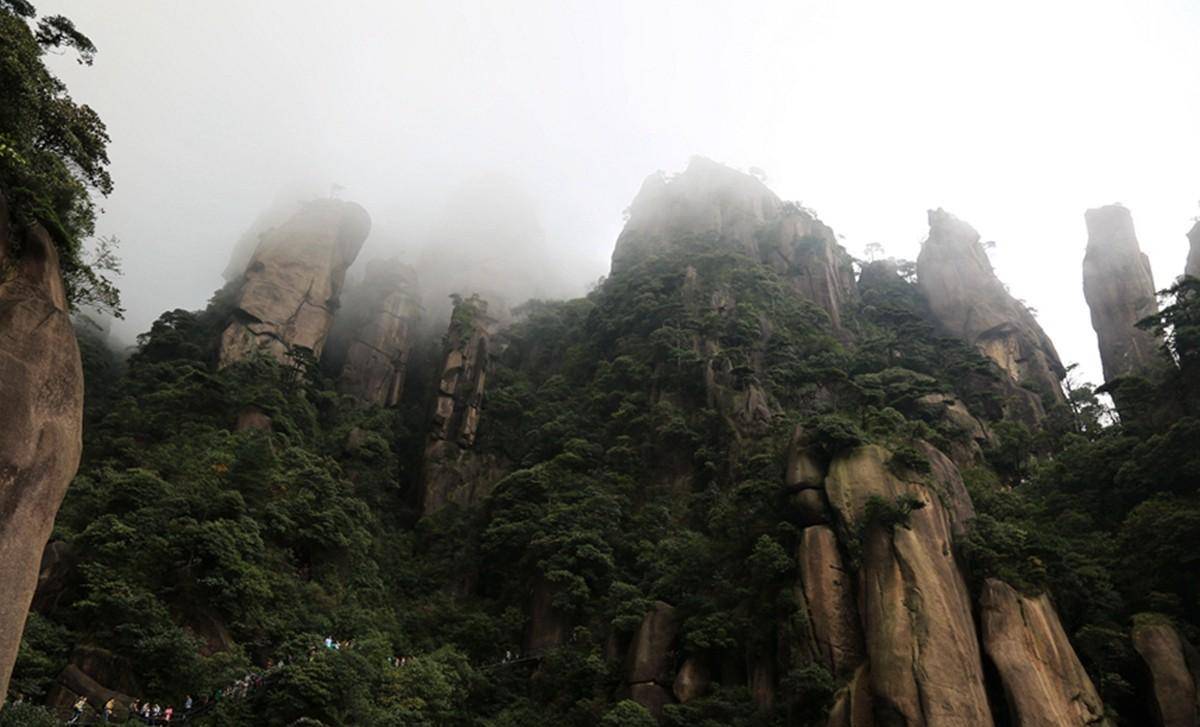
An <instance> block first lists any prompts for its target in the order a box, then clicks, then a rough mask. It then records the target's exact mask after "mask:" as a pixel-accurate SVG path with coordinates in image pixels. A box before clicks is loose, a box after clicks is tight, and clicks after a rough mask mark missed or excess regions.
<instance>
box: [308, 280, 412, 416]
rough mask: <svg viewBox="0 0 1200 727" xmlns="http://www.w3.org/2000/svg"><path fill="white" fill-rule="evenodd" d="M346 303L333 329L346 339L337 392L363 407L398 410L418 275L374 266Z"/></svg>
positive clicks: (406, 360) (348, 294)
mask: <svg viewBox="0 0 1200 727" xmlns="http://www.w3.org/2000/svg"><path fill="white" fill-rule="evenodd" d="M346 298H347V300H346V305H345V307H344V308H343V310H344V311H345V315H344V316H343V314H342V311H339V313H338V319H337V321H335V323H334V329H335V333H336V332H342V331H344V333H343V335H344V338H345V341H344V343H345V352H344V360H343V362H342V366H341V373H340V375H339V376H338V389H339V390H340V391H343V392H345V393H347V394H350V395H351V396H354V397H355V398H356V399H358V400H359V401H361V402H363V403H366V404H376V405H379V406H396V405H397V404H399V403H400V396H401V394H402V393H403V392H404V375H405V372H406V371H407V370H408V356H409V351H410V350H411V348H412V337H413V335H414V328H415V327H416V325H417V322H418V320H419V318H420V314H421V306H420V303H419V301H420V294H419V292H418V289H417V274H416V271H415V270H413V269H412V268H411V267H410V266H408V265H404V264H403V263H401V262H400V261H398V260H374V261H372V262H371V263H369V264H368V265H367V273H366V277H365V278H364V279H363V281H362V283H360V284H359V285H357V286H355V287H354V288H353V289H352V290H351V291H350V292H348V293H347V296H346ZM343 321H344V322H343ZM330 337H331V339H332V338H333V334H332V333H331V336H330Z"/></svg>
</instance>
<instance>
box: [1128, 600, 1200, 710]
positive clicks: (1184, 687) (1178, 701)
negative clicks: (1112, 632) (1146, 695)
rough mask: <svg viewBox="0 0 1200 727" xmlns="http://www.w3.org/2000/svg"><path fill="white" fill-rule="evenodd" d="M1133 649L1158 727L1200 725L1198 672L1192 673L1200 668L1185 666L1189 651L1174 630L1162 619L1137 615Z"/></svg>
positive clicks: (1198, 665) (1199, 677)
mask: <svg viewBox="0 0 1200 727" xmlns="http://www.w3.org/2000/svg"><path fill="white" fill-rule="evenodd" d="M1133 648H1134V649H1135V650H1136V651H1137V653H1138V654H1139V655H1140V656H1141V657H1142V661H1144V662H1145V663H1146V668H1147V669H1148V670H1149V672H1150V682H1151V685H1152V686H1153V691H1154V701H1153V706H1154V716H1155V718H1156V719H1157V725H1158V727H1196V726H1197V725H1200V701H1198V697H1200V672H1196V671H1193V669H1196V668H1197V667H1200V664H1195V663H1193V664H1189V663H1188V651H1190V649H1189V648H1188V645H1187V642H1186V641H1184V639H1183V638H1182V637H1181V636H1180V635H1179V632H1178V631H1177V630H1176V629H1175V627H1174V626H1173V625H1171V623H1170V622H1169V621H1168V620H1167V619H1165V618H1163V617H1158V616H1154V615H1150V614H1139V615H1138V617H1136V618H1135V620H1134V627H1133ZM1194 658H1195V657H1193V660H1194Z"/></svg>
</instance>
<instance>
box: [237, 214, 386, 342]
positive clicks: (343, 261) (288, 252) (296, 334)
mask: <svg viewBox="0 0 1200 727" xmlns="http://www.w3.org/2000/svg"><path fill="white" fill-rule="evenodd" d="M370 230H371V218H370V216H369V215H368V214H367V211H366V210H364V209H363V208H362V207H360V206H359V205H357V204H354V203H352V202H343V201H340V200H334V199H324V200H318V201H315V202H310V203H308V204H306V205H305V206H304V207H303V208H301V210H300V211H299V212H298V213H296V214H295V215H294V216H293V217H292V218H291V219H289V220H288V221H287V222H286V223H284V224H283V225H280V226H279V227H276V228H274V229H272V230H271V231H270V232H268V233H266V234H265V235H263V237H262V238H261V241H260V242H259V244H258V249H257V250H255V252H254V256H253V257H252V258H251V259H250V264H249V265H248V266H247V267H246V271H245V274H244V276H243V279H242V283H241V287H240V288H239V290H238V294H237V308H236V310H235V311H234V313H233V315H232V317H231V320H230V321H229V324H228V326H227V327H226V328H225V332H224V333H223V334H222V335H221V345H220V354H219V362H220V365H221V366H227V365H229V364H231V363H234V362H236V361H240V360H242V359H244V358H246V357H247V356H249V355H251V354H253V353H254V352H256V351H265V352H267V353H269V354H270V355H272V356H274V357H275V358H276V359H277V360H279V361H288V360H290V359H291V358H292V357H293V355H294V354H295V353H296V352H298V351H299V350H304V351H307V352H309V353H311V354H312V355H313V356H314V357H316V358H318V359H319V358H320V356H321V350H322V348H323V347H324V345H325V338H326V336H327V335H328V334H329V329H330V326H331V325H332V323H333V313H334V310H335V309H336V308H337V306H338V294H339V293H340V292H341V289H342V284H343V283H344V281H345V278H346V269H347V268H349V267H350V265H351V263H353V262H354V259H355V258H356V257H357V256H358V251H359V250H360V249H361V248H362V244H363V242H364V241H365V240H366V239H367V234H368V233H369V232H370Z"/></svg>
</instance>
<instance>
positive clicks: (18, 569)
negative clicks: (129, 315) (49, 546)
mask: <svg viewBox="0 0 1200 727" xmlns="http://www.w3.org/2000/svg"><path fill="white" fill-rule="evenodd" d="M18 237H19V239H18ZM18 250H19V251H20V252H19V253H18V252H17V251H18ZM0 412H2V414H0V417H2V423H0V694H3V693H5V691H6V690H7V689H8V680H9V677H10V676H11V674H12V666H13V660H14V659H15V658H16V655H17V647H18V645H19V644H20V641H21V633H22V631H23V630H24V627H25V616H26V613H27V612H28V611H29V604H30V601H31V599H32V598H33V594H34V590H35V589H36V587H37V583H38V571H39V565H40V563H41V560H42V551H43V549H44V548H45V546H46V541H47V540H48V539H49V537H50V530H51V527H52V526H53V525H54V516H55V514H56V513H57V512H58V506H59V504H60V503H61V502H62V498H63V495H64V494H65V493H66V491H67V485H68V484H70V482H71V478H72V477H74V476H75V471H76V469H78V467H79V456H80V452H81V451H82V446H83V443H82V431H83V421H82V420H83V369H82V366H81V364H80V359H79V346H78V344H77V342H76V340H75V332H74V329H73V328H72V327H71V318H70V316H69V314H68V311H67V299H66V291H65V288H64V286H63V281H62V274H61V272H60V270H59V264H58V253H57V251H56V250H55V247H54V243H53V242H52V241H51V239H50V235H49V234H47V232H46V230H45V229H43V228H42V227H41V226H40V225H35V226H33V227H32V228H30V229H28V230H26V231H20V230H17V229H14V228H13V227H12V225H11V224H10V221H9V215H8V203H7V201H6V200H5V199H4V198H3V196H0Z"/></svg>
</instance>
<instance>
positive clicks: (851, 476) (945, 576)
mask: <svg viewBox="0 0 1200 727" xmlns="http://www.w3.org/2000/svg"><path fill="white" fill-rule="evenodd" d="M890 457H891V455H890V453H889V452H887V450H884V449H882V448H880V447H876V446H866V447H860V448H856V449H853V450H850V451H848V452H846V453H844V454H842V455H840V456H838V457H837V458H836V459H835V460H834V461H833V462H832V463H831V464H830V467H829V476H828V477H827V478H826V483H825V488H826V492H827V493H828V496H829V501H830V504H831V505H832V507H833V509H834V511H835V512H836V513H837V515H838V518H839V520H840V521H841V522H842V523H843V524H844V526H845V528H846V529H847V531H849V532H853V533H861V536H860V538H861V541H860V547H861V566H860V568H859V572H858V600H859V617H860V620H861V623H862V629H863V634H864V640H865V643H866V654H867V659H868V660H869V662H870V667H869V669H870V693H871V695H872V701H873V704H874V707H873V712H874V714H875V716H876V719H877V720H879V721H880V722H881V723H882V724H902V725H913V726H915V725H962V726H963V727H966V726H967V725H990V724H992V715H991V710H990V709H989V707H988V701H987V693H986V691H985V688H984V681H983V662H982V660H981V658H980V654H979V646H978V642H977V641H976V638H975V620H974V617H973V615H972V609H971V599H970V595H969V594H968V592H967V586H966V583H965V581H964V580H963V577H962V574H961V573H960V571H959V569H958V566H957V564H956V563H955V560H954V555H953V548H954V531H955V530H956V529H957V528H960V527H962V525H961V524H959V523H958V522H957V520H958V515H957V513H956V511H962V512H970V498H969V497H967V496H966V495H965V491H963V492H961V493H956V492H954V489H956V488H937V489H942V490H943V492H941V493H938V492H937V490H936V489H935V488H931V487H927V486H926V485H924V484H921V483H918V482H912V481H906V480H904V479H901V478H900V477H898V476H897V475H896V473H895V471H894V467H892V466H891V465H890ZM964 497H965V498H966V499H965V502H960V503H957V504H955V505H951V506H947V505H945V504H943V503H944V502H954V501H955V500H956V499H961V498H964ZM872 498H879V499H880V500H882V501H883V502H887V503H898V502H900V501H901V498H913V501H914V502H919V503H921V505H920V507H919V509H917V510H914V511H913V512H912V514H911V518H910V526H909V527H891V526H887V525H884V524H881V523H878V522H872V521H871V520H870V519H869V517H868V516H869V508H868V503H869V502H871V501H872ZM943 498H944V499H943Z"/></svg>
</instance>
